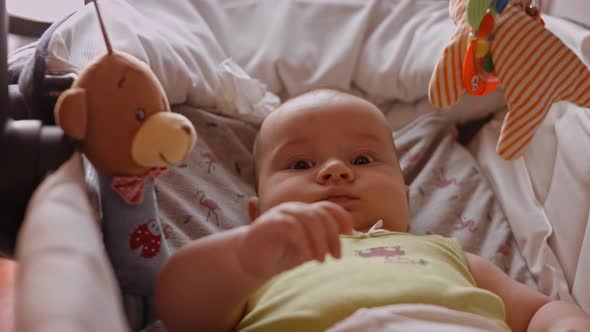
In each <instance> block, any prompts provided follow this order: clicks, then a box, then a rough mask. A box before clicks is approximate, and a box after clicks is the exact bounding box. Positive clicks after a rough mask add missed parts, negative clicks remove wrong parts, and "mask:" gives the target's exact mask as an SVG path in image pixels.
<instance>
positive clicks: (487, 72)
mask: <svg viewBox="0 0 590 332" xmlns="http://www.w3.org/2000/svg"><path fill="white" fill-rule="evenodd" d="M449 13H450V16H451V18H452V19H453V21H454V22H455V24H457V30H456V31H455V35H454V36H453V38H452V40H451V42H450V44H449V45H448V46H447V47H446V48H445V49H444V51H443V54H442V56H441V57H440V58H439V60H438V62H437V64H436V67H435V69H434V73H433V75H432V78H431V80H430V86H429V92H428V96H429V99H430V102H431V103H432V104H433V105H434V106H436V107H438V108H442V109H445V108H450V107H451V106H453V105H454V104H456V103H457V102H458V101H459V98H461V96H462V95H463V92H464V91H467V92H468V93H469V94H472V95H475V96H481V95H484V94H486V93H489V92H491V91H492V90H494V89H495V88H496V87H497V86H498V85H499V84H501V85H502V87H503V89H504V92H505V95H506V103H507V104H508V113H507V114H506V117H505V118H504V122H503V124H502V130H501V133H500V138H499V140H498V144H497V146H496V150H497V152H498V154H499V155H500V156H501V157H502V158H504V159H508V160H509V159H516V158H518V157H519V156H520V155H521V154H522V150H523V149H524V147H525V146H526V145H527V144H528V142H530V140H531V139H532V138H533V136H534V134H535V132H536V130H537V129H538V127H539V126H540V125H541V123H542V121H543V119H544V118H545V116H546V115H547V112H548V111H549V108H550V107H551V105H552V104H553V103H555V102H557V101H560V100H567V101H570V102H572V103H575V104H577V105H579V106H581V107H590V71H588V68H586V66H585V65H584V63H583V62H582V61H580V60H579V59H578V58H577V56H576V55H575V54H574V53H573V52H572V51H571V50H570V49H568V47H567V46H566V45H565V44H564V43H563V42H561V40H559V38H557V37H556V36H555V35H554V34H553V33H551V32H550V31H549V30H547V29H545V26H544V22H543V19H542V18H541V15H540V13H541V12H540V10H539V8H538V6H537V3H536V1H531V0H526V1H525V0H520V1H519V0H513V1H508V0H450V2H449Z"/></svg>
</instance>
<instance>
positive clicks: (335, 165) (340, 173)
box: [317, 160, 354, 183]
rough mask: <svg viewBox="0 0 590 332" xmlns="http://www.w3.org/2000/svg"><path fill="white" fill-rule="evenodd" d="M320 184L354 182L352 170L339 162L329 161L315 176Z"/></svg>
mask: <svg viewBox="0 0 590 332" xmlns="http://www.w3.org/2000/svg"><path fill="white" fill-rule="evenodd" d="M317 180H318V182H320V183H326V182H329V181H330V182H340V181H352V180H354V174H353V172H352V169H351V168H350V167H348V166H347V165H346V164H345V163H343V162H342V161H339V160H335V161H331V162H329V163H328V164H326V165H325V166H324V167H323V168H322V169H321V170H320V171H319V172H318V175H317Z"/></svg>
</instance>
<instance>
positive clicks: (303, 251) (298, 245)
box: [284, 215, 316, 269]
mask: <svg viewBox="0 0 590 332" xmlns="http://www.w3.org/2000/svg"><path fill="white" fill-rule="evenodd" d="M284 218H285V220H288V222H287V225H288V226H287V227H286V228H285V231H286V232H285V235H286V237H287V241H286V242H287V246H288V247H287V248H286V253H285V255H286V257H285V260H286V261H289V262H290V263H289V264H288V265H289V266H288V267H286V269H288V268H291V267H293V266H297V265H299V264H302V263H304V262H307V261H308V260H310V259H312V258H314V257H315V256H316V255H315V253H314V250H313V247H312V243H310V241H309V239H308V236H307V233H306V231H305V227H303V225H301V221H300V220H299V219H298V218H296V217H293V216H290V215H285V217H284Z"/></svg>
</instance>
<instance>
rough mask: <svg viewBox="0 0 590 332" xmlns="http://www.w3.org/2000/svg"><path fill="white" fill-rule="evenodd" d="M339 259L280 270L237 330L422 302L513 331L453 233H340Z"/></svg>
mask: <svg viewBox="0 0 590 332" xmlns="http://www.w3.org/2000/svg"><path fill="white" fill-rule="evenodd" d="M340 242H341V244H342V258H341V259H339V260H337V259H332V258H327V260H326V262H324V263H323V264H322V263H318V262H315V261H314V262H308V263H305V264H303V265H301V266H299V267H297V268H294V269H292V270H289V271H286V272H283V273H281V274H279V275H277V276H275V277H274V278H272V279H271V280H270V281H269V282H267V283H266V284H265V285H264V286H263V287H261V288H260V289H258V290H257V291H256V292H255V293H254V294H253V296H252V297H251V298H250V299H249V300H248V305H247V310H246V314H245V316H244V318H243V319H242V321H241V322H240V324H239V325H238V328H237V330H238V331H240V332H245V331H281V332H288V331H306V332H311V331H324V330H325V329H326V328H329V327H330V326H332V325H334V324H335V323H337V322H339V321H341V320H343V319H345V318H347V317H348V316H350V315H352V314H353V313H354V312H355V311H356V310H357V309H360V308H366V307H378V306H384V305H390V304H402V303H425V304H434V305H440V306H443V307H447V308H450V309H454V310H459V311H464V312H469V313H474V314H478V315H481V316H484V317H487V318H489V319H491V320H493V321H495V322H497V323H498V324H499V325H500V326H501V327H503V328H506V329H508V327H507V325H506V323H505V312H504V303H503V302H502V300H501V299H500V298H499V297H498V296H497V295H495V294H494V293H492V292H489V291H487V290H483V289H480V288H477V287H476V286H475V281H474V280H473V277H472V276H471V274H470V273H469V269H468V268H467V263H466V261H465V258H464V256H463V251H462V250H461V247H460V245H459V244H458V242H457V241H456V240H455V239H449V238H445V237H442V236H438V235H427V236H417V235H412V234H409V233H396V232H387V231H379V232H377V233H373V234H371V235H362V236H358V235H355V236H346V235H343V236H341V237H340Z"/></svg>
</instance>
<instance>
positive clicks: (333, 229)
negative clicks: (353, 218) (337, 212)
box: [317, 208, 340, 258]
mask: <svg viewBox="0 0 590 332" xmlns="http://www.w3.org/2000/svg"><path fill="white" fill-rule="evenodd" d="M317 212H318V214H319V215H320V216H321V223H322V224H323V226H324V228H325V230H326V237H325V240H324V241H326V243H327V244H328V248H329V250H330V253H331V254H332V256H333V257H334V258H340V238H339V234H340V231H339V224H338V221H336V219H335V218H334V217H333V216H332V215H331V214H330V213H329V212H328V211H326V210H324V209H322V208H319V209H317Z"/></svg>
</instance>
